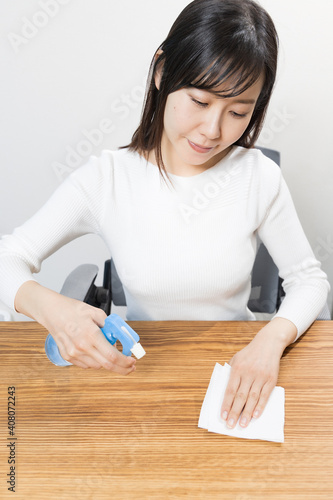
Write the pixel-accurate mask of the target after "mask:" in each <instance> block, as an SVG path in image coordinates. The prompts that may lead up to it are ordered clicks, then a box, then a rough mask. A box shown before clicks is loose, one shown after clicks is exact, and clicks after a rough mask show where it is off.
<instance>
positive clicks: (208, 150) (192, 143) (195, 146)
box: [187, 139, 213, 153]
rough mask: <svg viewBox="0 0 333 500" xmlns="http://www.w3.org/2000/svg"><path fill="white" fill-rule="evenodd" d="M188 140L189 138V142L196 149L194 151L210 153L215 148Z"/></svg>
mask: <svg viewBox="0 0 333 500" xmlns="http://www.w3.org/2000/svg"><path fill="white" fill-rule="evenodd" d="M187 140H188V143H189V145H190V146H191V148H192V149H194V151H196V152H197V153H209V152H210V151H211V150H212V149H213V147H211V148H205V147H203V146H200V145H199V144H195V143H194V142H191V141H190V140H189V139H187Z"/></svg>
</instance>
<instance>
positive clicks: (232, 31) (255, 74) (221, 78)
mask: <svg viewBox="0 0 333 500" xmlns="http://www.w3.org/2000/svg"><path fill="white" fill-rule="evenodd" d="M158 51H160V53H159V54H158ZM277 55H278V36H277V33H276V30H275V26H274V23H273V21H272V19H271V17H270V16H269V14H268V13H267V12H266V11H265V10H264V9H263V8H262V7H261V6H259V5H258V4H257V3H255V2H254V1H252V0H194V1H193V2H191V3H190V4H189V5H187V7H185V9H184V10H183V11H182V12H181V13H180V15H179V16H178V18H177V19H176V21H175V22H174V24H173V26H172V27H171V30H170V32H169V34H168V36H167V38H166V39H165V40H164V42H163V43H162V44H161V45H160V46H159V47H158V49H157V50H156V52H155V54H154V57H153V60H152V62H151V64H150V69H149V76H148V81H147V88H146V95H145V102H144V106H143V111H142V115H141V121H140V124H139V126H138V128H137V129H136V131H135V132H134V134H133V136H132V140H131V142H130V144H128V145H127V146H123V148H129V150H130V151H137V152H138V153H140V154H145V153H147V152H149V151H155V156H156V161H157V164H158V168H159V170H160V173H161V174H162V173H163V172H164V173H165V174H166V176H167V177H168V175H167V172H166V169H165V165H164V163H163V159H162V152H161V140H162V133H163V127H164V125H163V122H164V120H163V119H164V109H165V104H166V100H167V97H168V95H169V94H171V93H172V92H176V91H177V90H180V89H181V88H185V87H196V88H199V89H205V90H210V91H214V89H215V88H216V87H217V86H220V85H221V84H223V83H224V82H226V81H228V82H229V81H230V80H232V81H233V82H234V84H233V85H232V87H230V88H228V89H226V90H225V91H224V92H223V94H222V95H223V97H234V96H237V95H239V94H241V93H242V92H244V91H245V90H246V89H248V88H249V87H251V86H252V85H253V84H254V83H255V82H256V81H257V80H258V78H259V77H260V75H261V74H263V75H264V84H263V88H262V90H261V93H260V95H259V98H258V100H257V103H256V106H255V109H254V111H253V115H252V118H251V121H250V123H249V125H248V127H247V128H246V130H245V132H244V134H243V135H242V137H241V138H240V139H239V140H238V141H237V142H236V143H235V144H236V145H239V146H243V147H245V148H251V147H253V145H254V143H255V141H256V140H257V138H258V136H259V134H260V131H261V128H262V125H263V121H264V118H265V114H266V110H267V106H268V103H269V100H270V97H271V93H272V90H273V86H274V82H275V76H276V68H277ZM158 70H159V71H161V81H160V85H159V89H157V88H156V86H155V75H156V71H158ZM219 95H221V92H220V93H219ZM162 171H163V172H162Z"/></svg>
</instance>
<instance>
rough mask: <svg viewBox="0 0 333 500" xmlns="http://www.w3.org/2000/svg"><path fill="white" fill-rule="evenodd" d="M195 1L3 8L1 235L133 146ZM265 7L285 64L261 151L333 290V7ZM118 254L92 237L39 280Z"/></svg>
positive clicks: (60, 1)
mask: <svg viewBox="0 0 333 500" xmlns="http://www.w3.org/2000/svg"><path fill="white" fill-rule="evenodd" d="M188 3H189V2H188V1H183V0H182V1H180V0H169V1H168V2H162V1H160V0H144V1H143V2H137V1H135V0H123V1H122V2H110V0H95V1H94V2H91V1H88V0H80V1H78V0H29V1H27V0H16V1H15V2H6V3H5V2H3V3H2V4H1V6H0V30H1V38H0V65H1V66H2V67H1V68H0V72H1V73H0V74H1V80H0V91H1V92H0V99H1V122H0V141H1V144H0V146H1V147H0V169H1V183H0V234H1V233H2V234H5V233H8V232H11V231H12V230H13V228H14V227H15V226H17V225H19V224H21V223H22V222H23V221H24V220H26V219H27V218H28V217H29V216H31V215H32V214H33V213H34V212H35V211H36V210H37V209H38V208H39V207H40V206H41V205H42V204H43V203H44V202H45V201H46V199H47V198H48V197H49V195H50V194H51V193H52V192H53V191H54V190H55V189H56V188H57V186H58V185H59V183H60V182H61V180H62V178H64V176H65V175H67V174H68V172H69V171H71V170H72V169H73V168H77V166H79V165H82V164H83V163H84V162H85V161H86V159H87V158H88V156H89V154H96V155H98V154H99V153H100V151H101V150H102V149H105V148H109V149H113V148H117V147H118V146H120V145H124V144H126V143H127V142H128V141H129V140H130V137H131V135H132V133H133V131H134V130H135V128H136V126H137V123H138V120H139V116H140V111H141V102H142V99H143V92H144V82H145V77H146V75H147V71H148V67H149V63H150V60H151V57H152V55H153V53H154V51H155V49H156V48H157V46H158V45H159V44H160V43H161V42H162V41H163V39H164V38H165V36H166V35H167V32H168V30H169V28H170V26H171V24H172V22H173V21H174V19H175V18H176V17H177V15H178V14H179V12H180V11H181V10H182V9H183V7H184V6H185V5H187V4H188ZM261 4H262V5H263V6H264V7H265V8H266V9H267V10H268V11H269V12H270V14H271V15H272V17H273V20H274V21H275V23H276V26H277V29H278V32H279V35H280V40H281V58H280V68H279V78H278V82H277V85H276V90H275V94H274V97H273V100H272V103H271V108H270V111H269V114H268V116H267V120H266V126H265V129H264V131H263V134H262V136H261V141H260V143H261V145H263V146H267V147H271V148H276V149H279V150H280V151H281V154H282V168H283V172H284V175H285V178H286V180H287V183H288V185H289V187H290V190H291V192H292V195H293V198H294V201H295V205H296V208H297V211H298V214H299V217H300V219H301V221H302V223H303V227H304V229H305V232H306V234H307V236H308V238H309V241H310V243H311V245H312V247H313V249H314V251H315V253H316V255H317V257H318V258H319V259H320V260H321V261H322V263H323V269H324V270H325V271H326V272H327V274H328V276H329V279H330V282H331V284H333V224H332V219H333V201H332V198H333V197H332V190H333V169H332V159H331V155H330V151H329V146H330V135H331V133H332V125H331V123H332V116H333V104H332V96H331V93H330V91H331V89H332V88H333V63H332V58H331V57H329V54H330V52H331V50H330V49H331V48H332V46H333V33H332V30H331V18H332V14H333V3H332V1H331V0H318V1H317V2H314V1H313V0H293V1H292V2H290V1H287V0H279V1H276V0H262V1H261ZM34 25H38V27H37V28H36V27H34ZM326 54H328V55H326ZM97 129H99V133H97V132H96V130H97ZM93 130H94V131H95V132H94V134H92V133H91V132H92V131H93ZM82 141H83V142H82ZM61 172H62V173H61ZM108 257H109V255H108V251H107V249H106V248H105V246H104V244H103V243H102V242H101V241H100V240H99V239H98V238H97V237H94V236H91V235H90V236H86V237H83V238H80V239H79V240H76V241H74V242H72V243H71V244H69V245H67V246H66V247H65V248H63V249H61V250H60V251H59V252H57V254H55V255H53V256H51V257H50V258H49V259H48V260H47V261H45V262H44V264H43V268H42V271H41V272H40V274H39V277H38V279H39V281H40V282H41V283H42V284H44V285H46V286H48V287H50V288H53V289H55V290H60V288H61V285H62V282H63V280H64V279H65V277H66V276H67V274H68V273H69V272H70V270H71V269H73V268H74V267H75V266H76V265H78V264H79V263H83V262H95V263H97V264H99V265H100V267H101V268H102V266H103V262H104V260H105V259H107V258H108ZM99 281H100V279H99ZM331 303H332V294H330V304H331ZM0 309H1V304H0ZM14 317H15V318H16V319H19V318H21V317H20V316H19V315H15V316H14Z"/></svg>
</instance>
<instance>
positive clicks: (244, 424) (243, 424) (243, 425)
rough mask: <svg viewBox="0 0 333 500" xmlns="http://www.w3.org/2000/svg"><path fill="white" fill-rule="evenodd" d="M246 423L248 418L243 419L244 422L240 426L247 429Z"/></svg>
mask: <svg viewBox="0 0 333 500" xmlns="http://www.w3.org/2000/svg"><path fill="white" fill-rule="evenodd" d="M246 423H247V419H246V417H243V418H242V420H241V421H240V425H241V426H242V427H245V426H246Z"/></svg>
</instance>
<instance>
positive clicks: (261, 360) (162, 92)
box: [0, 0, 329, 428]
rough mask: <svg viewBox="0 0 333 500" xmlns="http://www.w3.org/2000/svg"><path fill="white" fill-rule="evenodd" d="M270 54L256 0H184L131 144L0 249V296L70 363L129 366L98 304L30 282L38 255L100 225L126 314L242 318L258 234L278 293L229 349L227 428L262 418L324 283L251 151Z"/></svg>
mask: <svg viewBox="0 0 333 500" xmlns="http://www.w3.org/2000/svg"><path fill="white" fill-rule="evenodd" d="M277 53H278V39H277V34H276V31H275V28H274V24H273V22H272V20H271V18H270V17H269V15H268V14H267V13H266V12H265V10H264V9H262V8H261V7H260V6H258V5H257V4H256V3H255V2H253V1H252V0H195V1H194V2H192V3H191V4H189V5H188V6H187V7H186V8H185V9H184V10H183V12H182V13H181V14H180V16H179V17H178V18H177V20H176V21H175V23H174V25H173V26H172V28H171V30H170V33H169V34H168V36H167V38H166V40H165V41H164V42H163V43H162V44H161V45H160V47H159V48H158V50H157V51H156V53H155V56H154V58H153V61H152V64H151V70H150V75H149V78H148V83H147V95H146V100H145V104H144V109H143V113H142V119H141V123H140V125H139V127H138V129H137V130H136V132H135V133H134V135H133V138H132V141H131V143H130V144H129V145H128V146H126V147H124V148H121V149H119V150H118V151H107V150H105V151H103V152H102V154H101V156H100V157H99V158H97V157H94V156H92V157H91V158H90V159H89V161H88V162H87V164H86V165H84V166H83V167H81V168H79V169H78V170H77V171H76V172H74V173H73V174H72V175H71V176H70V177H69V178H68V179H67V180H66V181H65V182H64V183H63V184H62V186H60V187H59V189H58V190H57V191H56V192H55V194H54V195H53V196H52V198H51V199H50V200H49V202H48V203H47V204H46V205H45V206H44V207H43V208H42V209H41V210H40V211H39V212H38V213H37V214H36V215H35V216H34V217H32V219H30V220H29V221H27V222H26V223H25V224H24V225H23V226H21V227H20V228H17V229H16V230H15V231H14V233H13V235H9V236H7V237H5V238H3V240H2V242H1V247H0V252H1V253H0V269H1V285H0V287H1V289H0V298H1V299H2V300H3V301H4V302H6V303H7V304H9V305H11V306H12V307H15V309H16V310H17V311H18V312H21V313H23V314H26V315H28V316H30V317H32V318H34V319H35V320H37V321H38V322H39V323H41V324H42V325H44V326H45V328H46V329H47V330H48V331H49V332H50V333H51V334H52V336H53V337H54V339H55V340H56V342H57V344H58V347H59V350H60V353H61V355H62V356H63V358H64V359H66V360H68V361H70V362H71V363H72V364H75V365H77V366H80V367H82V368H88V367H90V368H100V367H102V366H103V367H104V368H106V369H108V370H112V371H115V372H118V373H122V374H124V375H127V374H129V373H131V372H132V371H134V370H135V360H134V359H132V358H127V357H126V356H123V355H122V354H121V353H120V352H118V351H117V349H116V348H114V347H113V346H111V345H110V344H108V342H107V341H106V339H105V338H104V336H103V335H102V334H101V332H100V327H102V326H103V324H104V320H105V314H104V312H103V311H101V310H98V309H95V308H93V307H91V306H89V305H87V304H82V303H80V302H78V301H75V300H73V299H69V298H67V297H63V296H61V295H59V294H57V293H56V292H54V291H52V290H49V289H46V288H45V287H42V286H41V285H39V284H38V283H37V282H36V281H34V278H33V276H32V273H33V272H38V270H39V269H40V265H41V262H42V261H43V259H44V258H46V257H47V256H48V255H50V254H51V253H52V252H54V251H55V250H57V249H58V248H59V247H60V246H62V245H63V244H65V243H67V242H69V241H70V240H72V239H74V238H76V237H78V236H80V235H83V234H86V233H97V234H99V235H100V236H101V237H102V238H103V239H104V241H105V242H106V244H107V245H108V247H109V249H110V252H111V255H112V256H113V259H114V261H115V264H116V267H117V270H118V273H119V276H120V278H121V280H122V282H123V285H124V290H125V294H126V302H127V309H128V312H127V319H128V320H171V319H175V320H217V321H218V320H251V319H255V318H254V316H253V314H252V313H251V312H250V311H249V310H248V308H247V301H248V298H249V293H250V277H251V269H252V266H253V262H254V258H255V254H256V238H257V235H259V236H260V238H261V239H262V241H263V242H264V244H265V245H266V247H267V248H268V250H269V252H270V253H271V255H272V257H273V259H274V260H275V262H276V264H277V266H278V267H279V271H280V275H281V277H282V278H283V279H284V289H285V292H286V297H285V300H284V301H283V303H282V306H281V308H280V309H279V311H278V313H277V314H276V315H275V317H274V318H273V319H272V320H271V321H270V322H269V323H268V324H267V325H266V326H265V327H264V328H262V329H261V330H260V331H259V332H258V333H257V335H256V336H255V338H254V339H253V340H252V342H251V343H250V344H249V345H248V346H247V347H246V348H245V349H243V350H241V351H240V352H238V353H237V354H236V355H235V356H234V357H233V359H232V360H231V361H230V364H231V366H232V371H231V376H230V380H229V384H228V387H227V390H226V395H225V399H224V401H223V404H222V408H221V414H222V416H223V418H224V419H225V420H227V423H228V425H229V427H231V428H232V427H234V426H235V424H236V422H237V420H238V418H239V416H240V414H241V412H242V419H241V422H240V423H241V425H243V426H244V427H246V426H247V425H248V423H249V421H250V420H251V418H252V417H258V416H260V414H261V413H262V411H263V409H264V407H265V405H266V402H267V400H268V397H269V395H270V393H271V391H272V389H273V388H274V386H275V385H276V382H277V378H278V372H279V362H280V358H281V355H282V353H283V351H284V349H285V347H286V346H287V345H289V344H290V343H291V342H293V341H295V340H296V339H297V338H298V337H299V336H300V335H301V334H302V333H303V332H304V331H305V330H306V329H307V328H308V327H309V326H310V325H311V323H312V322H313V321H314V320H315V319H316V317H317V315H318V314H319V313H320V311H321V310H322V308H323V307H324V304H325V302H326V298H327V293H328V289H329V285H328V282H327V279H326V275H325V274H324V273H323V272H322V271H321V269H320V264H319V262H318V261H317V260H316V259H315V257H314V255H313V252H312V250H311V248H310V246H309V243H308V242H307V240H306V237H305V235H304V232H303V230H302V228H301V225H300V223H299V220H298V218H297V215H296V212H295V209H294V206H293V203H292V201H291V198H290V194H289V192H288V189H287V186H286V184H285V182H284V180H283V178H282V177H281V172H280V169H279V168H278V167H277V166H276V165H275V164H274V163H273V162H271V161H270V160H268V159H267V158H266V157H264V156H263V155H262V154H261V153H260V152H259V151H258V150H256V149H254V148H253V145H254V143H255V141H256V139H257V137H258V135H259V133H260V130H261V127H262V123H263V119H264V116H265V113H266V110H267V106H268V103H269V100H270V97H271V93H272V89H273V86H274V82H275V75H276V65H277ZM242 410H243V411H242Z"/></svg>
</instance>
